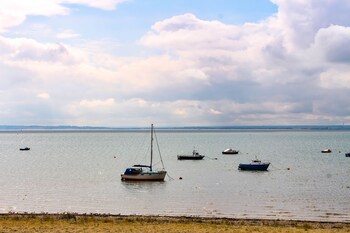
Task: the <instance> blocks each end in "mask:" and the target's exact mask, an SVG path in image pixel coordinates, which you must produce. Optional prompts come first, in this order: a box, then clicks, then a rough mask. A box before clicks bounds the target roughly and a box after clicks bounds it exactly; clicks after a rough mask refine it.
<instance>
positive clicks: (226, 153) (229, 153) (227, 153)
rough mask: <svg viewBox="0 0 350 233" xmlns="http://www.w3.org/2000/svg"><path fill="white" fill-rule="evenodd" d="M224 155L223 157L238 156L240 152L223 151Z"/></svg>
mask: <svg viewBox="0 0 350 233" xmlns="http://www.w3.org/2000/svg"><path fill="white" fill-rule="evenodd" d="M222 154H223V155H236V154H238V151H232V152H225V151H223V152H222Z"/></svg>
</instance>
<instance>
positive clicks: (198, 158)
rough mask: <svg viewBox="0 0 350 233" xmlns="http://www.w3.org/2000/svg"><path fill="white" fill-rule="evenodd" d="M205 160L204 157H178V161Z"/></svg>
mask: <svg viewBox="0 0 350 233" xmlns="http://www.w3.org/2000/svg"><path fill="white" fill-rule="evenodd" d="M203 158H204V155H201V156H192V155H178V156H177V159H178V160H201V159H203Z"/></svg>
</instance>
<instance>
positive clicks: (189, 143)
mask: <svg viewBox="0 0 350 233" xmlns="http://www.w3.org/2000/svg"><path fill="white" fill-rule="evenodd" d="M155 139H157V140H154V144H153V152H154V153H153V155H154V162H155V164H154V168H155V169H160V168H161V167H162V163H161V160H160V159H159V158H160V156H161V158H162V161H163V163H164V167H165V169H166V170H167V172H168V175H167V177H166V179H165V181H164V182H125V181H121V179H120V175H121V174H122V173H123V172H124V170H125V169H126V168H127V167H129V166H131V165H133V164H140V163H146V164H148V163H149V160H150V144H151V139H150V131H149V130H148V129H146V128H139V129H138V128H133V129H128V128H124V129H111V130H108V129H96V130H94V129H89V130H83V129H73V130H69V129H64V130H59V129H54V130H52V129H40V130H35V129H27V130H15V129H10V130H2V131H0V159H1V162H0V187H1V188H0V213H9V212H10V213H12V212H15V213H66V212H69V213H80V214H113V215H119V214H120V215H161V216H200V217H214V218H216V217H218V218H243V219H293V220H310V221H337V222H350V200H349V197H350V158H349V157H346V156H345V153H347V152H350V129H348V128H343V127H337V128H332V127H331V128H327V127H326V128H324V127H323V128H317V127H301V128H300V127H291V128H289V127H255V128H254V127H246V128H244V127H243V128H200V127H199V128H196V127H194V128H191V127H189V128H159V129H157V128H156V134H155ZM21 147H30V150H29V151H20V150H19V149H20V148H21ZM226 148H233V149H236V150H239V154H237V155H223V154H222V153H221V152H222V151H223V150H225V149H226ZM327 148H330V149H331V150H332V153H321V151H322V150H323V149H327ZM193 149H196V150H197V151H198V152H199V153H200V154H204V155H205V157H204V159H203V160H199V161H179V160H177V155H178V154H191V153H192V150H193ZM159 152H160V153H159ZM255 158H258V159H260V160H262V161H269V162H270V163H271V165H270V167H269V169H268V171H266V172H257V171H241V170H238V165H239V164H240V163H249V162H250V161H251V160H253V159H255Z"/></svg>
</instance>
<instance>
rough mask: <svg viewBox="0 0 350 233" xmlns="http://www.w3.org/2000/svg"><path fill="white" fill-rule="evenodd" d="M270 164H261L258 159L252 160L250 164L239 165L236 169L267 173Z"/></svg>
mask: <svg viewBox="0 0 350 233" xmlns="http://www.w3.org/2000/svg"><path fill="white" fill-rule="evenodd" d="M269 166H270V163H264V162H261V160H259V159H254V160H252V162H251V163H240V164H239V166H238V169H241V170H250V171H267V168H268V167H269Z"/></svg>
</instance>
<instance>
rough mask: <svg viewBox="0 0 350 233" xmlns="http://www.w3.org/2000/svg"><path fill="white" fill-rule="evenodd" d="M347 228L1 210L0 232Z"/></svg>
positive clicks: (341, 227)
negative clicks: (22, 212)
mask: <svg viewBox="0 0 350 233" xmlns="http://www.w3.org/2000/svg"><path fill="white" fill-rule="evenodd" d="M305 231H307V232H350V223H337V222H310V221H293V220H258V219H228V218H198V217H165V216H121V215H79V214H71V213H67V214H1V215H0V232H167V233H170V232H289V233H293V232H305Z"/></svg>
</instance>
